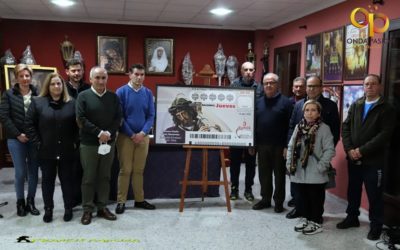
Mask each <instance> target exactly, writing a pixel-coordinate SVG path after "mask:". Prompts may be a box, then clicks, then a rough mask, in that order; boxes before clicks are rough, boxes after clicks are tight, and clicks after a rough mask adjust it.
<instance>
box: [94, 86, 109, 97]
mask: <svg viewBox="0 0 400 250" xmlns="http://www.w3.org/2000/svg"><path fill="white" fill-rule="evenodd" d="M90 89H91V90H92V91H93V92H94V93H95V94H96V95H97V96H98V97H102V96H103V95H104V94H105V93H106V92H107V89H104V92H103V93H101V94H99V93H98V92H97V91H96V90H95V89H94V88H93V86H91V87H90Z"/></svg>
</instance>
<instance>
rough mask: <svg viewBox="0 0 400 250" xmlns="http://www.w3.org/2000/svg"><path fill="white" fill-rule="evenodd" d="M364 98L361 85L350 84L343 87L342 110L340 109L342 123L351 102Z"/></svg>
mask: <svg viewBox="0 0 400 250" xmlns="http://www.w3.org/2000/svg"><path fill="white" fill-rule="evenodd" d="M363 96H364V85H363V84H352V85H344V86H343V108H342V121H343V122H344V121H345V120H346V118H347V113H348V111H349V108H350V106H351V104H352V103H353V102H355V101H356V100H357V99H358V98H361V97H363Z"/></svg>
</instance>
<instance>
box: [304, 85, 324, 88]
mask: <svg viewBox="0 0 400 250" xmlns="http://www.w3.org/2000/svg"><path fill="white" fill-rule="evenodd" d="M320 87H321V85H307V88H309V89H316V88H320Z"/></svg>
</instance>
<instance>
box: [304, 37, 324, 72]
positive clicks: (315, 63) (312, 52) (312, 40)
mask: <svg viewBox="0 0 400 250" xmlns="http://www.w3.org/2000/svg"><path fill="white" fill-rule="evenodd" d="M321 51H322V50H321V34H316V35H313V36H308V37H306V56H305V58H306V64H305V76H306V78H307V77H310V76H318V77H321V60H322V56H321Z"/></svg>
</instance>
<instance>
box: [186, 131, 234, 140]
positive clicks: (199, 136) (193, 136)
mask: <svg viewBox="0 0 400 250" xmlns="http://www.w3.org/2000/svg"><path fill="white" fill-rule="evenodd" d="M231 138H232V136H231V135H221V134H210V133H207V134H190V139H217V140H226V139H228V140H230V139H231Z"/></svg>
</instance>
